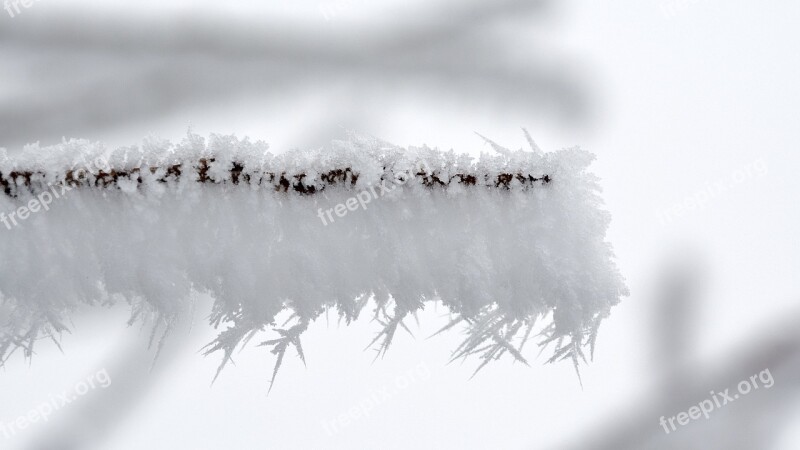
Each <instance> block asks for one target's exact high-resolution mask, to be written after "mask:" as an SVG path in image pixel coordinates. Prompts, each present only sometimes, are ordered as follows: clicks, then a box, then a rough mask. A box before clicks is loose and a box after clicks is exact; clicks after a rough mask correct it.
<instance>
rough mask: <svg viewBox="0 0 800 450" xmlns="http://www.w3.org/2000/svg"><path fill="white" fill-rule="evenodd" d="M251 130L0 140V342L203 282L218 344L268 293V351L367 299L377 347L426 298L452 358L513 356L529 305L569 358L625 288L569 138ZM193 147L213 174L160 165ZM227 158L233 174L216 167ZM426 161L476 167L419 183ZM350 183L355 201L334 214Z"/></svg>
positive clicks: (182, 160) (190, 156)
mask: <svg viewBox="0 0 800 450" xmlns="http://www.w3.org/2000/svg"><path fill="white" fill-rule="evenodd" d="M267 149H268V147H267V145H266V144H264V143H261V142H256V143H251V142H249V141H248V140H246V139H245V140H238V139H236V138H233V137H227V136H211V138H209V139H208V141H206V140H205V139H203V138H201V137H199V136H196V135H192V134H190V135H188V136H187V138H186V139H184V140H183V141H182V142H181V143H179V144H177V145H172V144H170V143H168V142H161V141H157V140H149V141H145V142H144V143H143V144H142V145H141V146H138V147H128V148H120V149H116V150H113V151H109V150H108V149H106V148H105V147H104V146H102V145H101V144H94V143H91V142H88V141H79V140H75V141H70V142H65V143H63V144H61V145H57V146H53V147H42V148H39V147H37V146H30V147H27V148H26V149H25V151H24V152H23V153H22V154H20V155H18V156H16V157H13V158H10V157H8V156H7V155H6V154H5V152H3V151H0V175H2V176H3V177H5V179H6V180H9V179H11V178H10V174H12V173H14V172H16V173H22V172H29V173H31V174H32V175H31V177H32V180H31V182H30V183H28V185H27V186H23V184H21V183H17V184H13V183H11V184H10V185H9V187H7V193H8V189H12V188H13V192H11V194H13V195H0V212H1V213H4V214H5V215H4V216H3V217H5V218H6V219H4V220H6V221H8V217H9V216H10V214H11V213H12V212H14V211H17V215H16V216H15V217H16V225H12V226H10V227H8V226H5V225H4V224H3V223H0V254H2V255H3V257H2V258H1V259H0V305H2V310H3V311H5V315H4V316H3V315H0V361H3V360H5V358H7V357H8V355H9V354H10V353H11V352H12V351H13V350H15V349H18V348H22V349H23V350H25V352H26V353H28V352H29V349H30V346H32V344H33V342H34V341H36V340H37V339H41V338H45V337H50V336H54V335H57V334H58V333H60V332H61V331H63V330H64V329H66V327H65V326H64V325H63V324H64V323H66V322H67V319H68V317H69V315H70V313H71V312H73V311H74V310H76V309H77V308H78V306H79V305H81V304H86V303H89V304H92V303H100V302H111V301H112V300H113V299H119V298H125V299H127V301H128V302H130V304H131V306H132V309H133V312H134V318H138V317H139V316H141V313H143V312H150V313H155V314H157V315H159V316H160V317H162V318H164V319H166V320H167V321H168V322H169V320H172V319H173V318H174V317H177V315H178V313H179V311H181V310H183V309H184V308H185V306H186V304H187V302H188V301H189V300H190V298H191V296H192V293H193V292H197V291H200V292H207V293H209V294H210V295H211V296H213V298H214V299H215V305H214V310H213V314H212V318H211V324H212V325H213V326H215V327H223V328H225V329H224V330H223V331H222V332H221V333H220V336H219V338H218V340H217V341H215V342H212V343H211V344H209V347H208V351H209V352H213V351H222V352H223V353H224V360H225V361H227V358H228V356H229V355H230V353H231V352H232V351H233V349H234V348H235V347H236V346H238V345H240V344H241V343H242V342H243V341H245V340H246V339H248V338H249V337H252V335H253V334H255V333H259V332H262V331H263V332H269V334H270V335H271V334H272V332H271V331H270V330H269V329H268V328H275V317H276V316H277V315H278V314H279V313H281V312H284V311H286V310H289V311H291V312H292V313H293V314H294V317H295V320H296V325H294V326H293V327H291V328H287V329H282V330H278V331H279V336H280V337H279V339H274V340H271V341H266V342H265V343H264V344H267V345H268V346H272V347H273V353H276V354H277V355H278V357H279V361H280V358H282V357H283V352H284V351H285V349H286V348H287V347H288V346H289V345H291V346H294V347H297V349H298V351H300V352H301V351H302V349H301V347H300V342H299V334H300V333H301V332H302V331H303V330H304V329H305V327H306V326H307V325H308V324H309V323H310V322H311V321H313V320H314V319H315V318H317V317H318V316H319V315H320V314H321V313H323V312H324V311H325V310H326V309H335V310H336V311H338V312H339V314H340V315H341V316H342V317H343V318H344V319H346V321H348V322H349V321H350V320H354V319H356V318H357V317H358V315H359V312H361V310H362V309H363V308H364V306H365V304H366V300H368V299H372V300H373V301H374V302H375V303H376V304H377V305H378V311H377V313H376V318H377V319H378V321H379V322H380V323H381V324H382V329H381V331H380V333H379V334H378V336H377V338H376V342H377V345H378V346H379V350H381V351H385V350H386V348H388V345H389V343H390V342H391V337H392V335H393V333H394V331H395V330H396V328H397V327H398V326H403V325H402V320H403V318H404V317H406V316H407V315H409V314H412V313H413V312H415V311H416V310H418V309H420V308H422V307H423V306H424V304H425V302H427V301H434V300H440V301H441V302H443V303H444V304H445V305H447V307H448V308H449V309H450V310H451V312H452V313H453V314H454V317H455V318H456V319H455V320H454V322H453V324H457V323H459V322H461V323H463V324H464V325H466V327H467V336H466V339H465V341H464V344H462V346H461V347H459V348H458V349H456V351H455V352H454V354H453V357H461V356H468V355H470V354H477V355H478V356H479V357H480V358H482V360H483V364H485V363H486V362H488V361H489V360H490V359H493V358H496V357H499V356H500V355H502V354H504V353H509V354H511V355H512V356H514V357H516V358H518V359H523V356H522V355H521V352H519V350H521V344H522V343H524V341H525V340H527V339H528V335H529V333H530V330H531V328H532V327H533V325H534V322H535V321H536V320H537V319H544V320H546V321H548V324H547V327H546V329H545V334H546V341H548V342H550V341H552V342H555V343H556V344H557V345H556V348H555V354H554V359H559V358H566V357H571V358H572V359H573V360H574V361H576V362H577V358H578V357H579V356H582V355H583V353H582V348H583V347H584V346H585V345H587V344H590V345H591V344H593V339H594V336H595V335H596V331H597V326H598V325H599V323H600V321H601V320H602V319H603V318H605V317H606V316H607V315H608V314H609V310H610V308H611V307H612V306H613V305H615V304H616V303H618V301H619V299H620V296H622V295H626V294H627V291H626V288H625V285H624V282H623V280H622V277H621V276H620V274H619V272H618V270H617V268H616V266H615V264H614V262H613V254H612V250H611V247H610V245H609V244H608V243H607V242H606V241H605V232H606V228H607V226H608V223H609V220H610V217H609V214H608V213H606V212H604V211H603V210H602V209H601V208H600V207H601V200H600V197H599V195H598V191H599V188H598V184H597V179H596V178H595V177H594V176H593V175H592V174H590V173H588V172H586V169H587V167H588V165H589V164H590V163H591V161H592V160H593V156H592V155H591V154H590V153H588V152H585V151H583V150H580V149H577V148H572V149H565V150H560V151H556V152H551V153H543V154H542V153H538V152H523V151H516V152H508V153H505V154H501V155H487V154H484V155H482V156H481V157H480V158H479V159H477V160H475V159H473V158H470V157H469V156H466V155H458V154H455V153H454V152H452V151H450V152H441V151H438V150H435V149H430V148H427V147H420V148H409V149H402V148H399V147H396V146H393V145H390V144H387V143H385V142H381V141H378V140H376V139H371V138H363V137H358V136H353V137H352V138H351V139H350V140H348V141H338V142H333V143H332V144H331V145H330V147H328V148H323V149H316V150H310V151H290V152H286V153H282V154H278V155H273V154H270V153H269V152H268V151H267ZM201 159H206V160H211V159H213V162H210V163H209V164H208V170H207V171H206V175H207V177H209V179H210V180H212V181H213V183H210V184H209V183H198V182H197V181H198V176H199V175H198V173H197V171H196V170H192V171H189V170H184V171H183V173H182V176H180V177H169V176H167V175H168V174H167V173H166V172H165V171H166V169H165V168H166V167H168V166H170V165H175V164H182V165H183V167H184V168H186V167H190V166H191V167H193V168H195V169H196V168H197V167H196V165H197V161H199V160H201ZM234 163H236V164H238V165H240V166H241V173H242V174H248V179H249V182H248V183H236V184H234V183H233V182H232V181H233V179H232V173H233V172H232V168H233V166H234ZM134 168H140V169H141V170H140V171H138V174H137V175H135V176H134V175H131V174H130V173H131V171H132V170H133V169H134ZM147 168H154V169H157V170H155V172H154V171H153V170H147ZM342 168H349V169H350V170H351V171H352V173H353V174H357V177H352V179H348V181H349V182H346V183H338V184H335V183H326V178H324V175H325V174H327V173H329V172H330V171H332V170H335V169H342ZM81 169H85V176H86V177H87V178H89V181H90V183H88V184H85V185H82V186H80V187H72V188H71V189H70V190H69V191H68V192H65V194H64V195H63V196H61V197H59V198H54V199H53V200H52V202H50V203H49V204H48V205H47V210H44V208H40V210H39V211H38V212H35V213H31V214H30V217H28V218H26V219H21V218H20V216H19V213H18V211H19V209H18V208H20V207H22V206H24V205H28V204H29V202H31V201H32V200H33V199H35V198H37V197H36V195H38V196H39V198H40V199H41V198H42V197H41V196H42V192H45V191H47V189H48V187H49V186H50V185H52V186H55V185H59V184H60V183H63V182H64V181H65V179H66V176H67V175H66V174H67V173H68V172H70V171H73V172H74V171H78V170H81ZM111 169H114V170H116V171H118V172H124V171H128V173H129V174H128V176H127V178H126V177H120V178H119V179H118V180H117V182H116V183H115V184H113V185H106V186H105V187H101V185H99V184H98V183H95V181H97V180H94V179H92V177H96V176H97V173H98V170H100V171H106V172H108V171H109V170H111ZM282 173H285V174H292V175H297V174H303V175H304V177H303V179H302V183H303V184H304V186H306V187H308V186H318V187H319V188H320V189H319V190H317V193H316V195H302V194H300V193H298V192H295V191H293V190H291V189H288V190H281V189H276V186H280V184H279V183H278V181H276V180H277V179H278V178H277V177H274V175H275V174H282ZM268 174H273V178H272V179H270V178H269V175H268ZM433 174H435V175H436V177H437V179H439V180H451V179H453V177H455V176H456V175H474V176H475V177H476V179H477V180H478V181H477V182H476V183H475V184H473V185H470V184H465V183H449V184H441V183H440V184H436V183H433V184H432V183H430V179H431V178H430V177H431V175H433ZM502 174H524V175H526V176H527V175H530V176H531V177H530V178H526V179H524V180H523V181H525V180H528V181H530V180H531V179H536V180H538V181H537V182H527V183H526V182H523V181H520V179H518V178H517V177H514V178H512V179H511V180H509V181H508V183H507V184H504V185H502V186H498V185H497V184H496V180H497V176H498V175H502ZM545 176H547V177H548V178H546V180H547V181H543V180H545V178H544V177H545ZM409 178H410V179H409ZM17 181H19V179H18V178H17ZM382 183H383V185H384V186H385V189H381V188H380V187H379V186H380V185H381V184H382ZM68 186H69V185H68ZM90 186H91V187H90ZM23 187H25V188H23ZM322 188H324V190H323V189H322ZM49 192H52V193H53V195H54V196H55V192H60V191H59V188H56V187H53V188H50V190H49ZM357 196H360V197H361V198H362V199H364V200H362V202H363V205H364V207H362V206H361V204H359V205H358V206H357V207H356V208H351V209H350V210H347V212H346V215H344V216H342V217H340V216H339V215H337V214H336V212H335V211H336V208H337V205H338V204H342V205H347V204H348V202H349V204H350V205H352V204H353V202H357V199H358V197H357ZM368 197H369V199H368V200H367V198H368ZM350 199H355V200H350ZM328 211H331V212H330V213H328ZM339 211H340V212H341V207H340V208H339ZM515 340H516V341H518V343H515V342H514V341H515ZM487 345H488V346H487ZM301 355H302V353H301ZM223 364H224V362H223ZM483 364H482V365H483ZM482 365H481V366H482Z"/></svg>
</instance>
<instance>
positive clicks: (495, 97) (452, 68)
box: [0, 0, 588, 147]
mask: <svg viewBox="0 0 800 450" xmlns="http://www.w3.org/2000/svg"><path fill="white" fill-rule="evenodd" d="M550 6H551V5H550V2H549V1H545V0H532V1H530V0H503V1H498V2H477V1H470V2H466V3H462V4H459V5H457V6H455V5H454V4H452V3H445V4H444V5H439V6H436V5H432V6H427V7H425V9H424V10H422V11H415V12H414V13H413V14H405V15H398V16H397V17H393V19H396V20H393V21H380V22H379V23H378V25H372V24H364V25H359V26H357V27H351V26H347V27H344V26H342V27H339V26H333V27H322V28H320V27H315V28H313V29H311V28H309V27H300V26H293V25H289V24H286V23H283V22H281V21H280V20H277V19H274V20H266V21H254V20H250V21H248V20H241V19H236V20H225V19H222V18H220V17H215V16H208V15H201V14H199V13H195V14H193V15H183V16H181V17H175V16H174V15H172V16H170V15H166V16H163V17H136V16H133V17H131V15H124V14H111V13H99V12H92V11H75V10H74V9H70V10H64V11H55V10H51V11H42V13H43V14H41V15H37V16H32V17H26V18H25V20H20V21H16V22H14V23H12V24H10V26H4V27H3V28H2V29H0V54H4V55H7V56H8V55H14V54H23V53H24V54H25V58H17V59H18V60H22V61H23V62H21V63H20V62H17V63H15V64H12V65H10V66H8V67H7V70H8V71H9V72H16V73H19V74H26V75H28V76H30V81H31V82H32V83H34V84H35V86H36V87H35V89H30V90H23V91H18V92H12V93H10V94H8V95H6V96H3V95H2V94H0V146H7V147H10V146H15V145H20V144H21V143H25V142H31V141H35V140H39V139H41V140H52V139H60V138H61V137H62V136H68V137H75V136H82V135H86V134H90V133H92V132H94V131H95V130H97V129H99V128H108V127H114V126H120V125H122V124H128V123H129V122H131V121H136V120H145V119H148V120H153V119H157V118H158V117H160V116H163V115H165V114H169V113H173V112H175V111H180V110H181V109H183V108H186V107H190V106H200V107H212V106H218V105H220V104H224V103H226V102H231V101H235V100H239V99H243V98H253V97H255V98H259V99H263V100H264V102H265V103H266V104H274V105H276V107H279V106H280V107H284V108H285V107H286V106H287V103H288V102H290V101H291V98H292V95H293V94H297V93H301V92H306V91H308V90H309V89H317V90H320V91H323V92H324V91H328V90H332V91H342V90H343V91H344V94H343V95H342V96H340V97H338V98H337V101H340V100H341V99H346V100H342V101H341V104H338V103H337V104H336V105H334V106H333V107H334V108H335V109H336V112H337V118H338V119H341V117H343V116H344V117H355V118H356V119H358V118H362V116H364V113H361V112H359V110H360V109H361V108H360V107H359V104H363V103H365V102H371V103H376V102H377V103H379V104H382V105H383V104H386V103H390V102H391V101H393V100H397V99H401V98H403V96H408V95H417V96H428V97H430V96H433V97H434V98H442V99H443V100H447V99H450V100H451V101H457V102H458V103H459V105H464V106H471V107H473V108H485V107H491V108H496V109H503V110H509V109H511V110H514V109H516V110H522V111H535V112H538V113H541V114H544V115H546V116H551V117H555V118H557V119H559V120H566V121H573V120H581V118H585V117H586V115H587V114H588V94H587V92H586V89H585V86H584V84H585V83H584V78H583V77H582V76H581V72H580V70H579V67H578V66H577V65H575V64H574V63H570V62H565V60H564V58H562V57H560V56H557V55H554V54H553V52H552V50H549V49H547V48H544V47H543V46H542V45H541V44H540V45H538V46H537V42H536V41H535V39H533V38H526V39H523V40H521V41H519V42H515V43H513V45H509V39H508V35H507V33H508V29H509V24H511V26H513V25H514V24H515V22H514V21H513V20H512V19H517V18H519V17H524V18H526V21H525V22H524V23H522V24H519V27H520V30H521V32H524V30H525V28H526V27H530V25H531V20H535V19H536V18H538V17H541V16H546V15H547V13H548V11H549V9H550ZM44 13H47V14H44ZM510 20H511V22H509V21H510ZM384 22H385V23H384ZM500 25H503V26H500ZM520 54H523V55H525V58H524V59H523V58H520V57H519V56H520ZM4 59H5V60H10V59H12V58H10V57H6V58H4ZM332 120H333V119H332ZM322 128H325V125H324V124H323V125H322Z"/></svg>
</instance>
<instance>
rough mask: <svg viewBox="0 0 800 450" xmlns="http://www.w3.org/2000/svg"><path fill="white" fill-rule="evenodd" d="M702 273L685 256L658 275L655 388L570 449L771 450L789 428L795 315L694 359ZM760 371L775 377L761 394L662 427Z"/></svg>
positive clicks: (795, 380)
mask: <svg viewBox="0 0 800 450" xmlns="http://www.w3.org/2000/svg"><path fill="white" fill-rule="evenodd" d="M703 277H704V271H703V269H702V268H700V267H699V266H698V265H696V264H695V263H694V261H692V260H691V259H690V258H688V257H684V258H679V259H678V260H676V261H672V263H671V264H669V265H668V266H667V267H666V268H665V269H664V270H663V271H662V273H661V275H660V283H659V288H658V292H657V293H656V310H655V312H656V314H654V319H655V320H654V323H653V330H654V337H655V338H656V339H655V341H654V344H655V348H656V349H657V352H656V354H655V356H656V357H657V358H658V361H657V362H656V364H655V365H654V367H655V369H656V373H655V374H654V375H655V377H654V378H655V380H656V382H655V384H654V386H653V387H652V388H651V389H649V390H648V392H650V393H651V394H647V395H644V396H642V399H641V401H638V402H637V403H636V404H633V405H630V407H628V408H626V410H625V411H624V412H622V413H620V414H618V415H615V416H612V417H611V418H610V419H609V420H607V421H606V423H604V424H603V425H602V428H600V429H599V430H597V431H596V432H593V433H588V434H585V436H584V438H583V439H581V440H579V441H578V442H576V443H575V444H574V445H572V446H565V447H560V448H572V449H575V450H578V449H592V450H626V449H630V450H640V449H653V450H655V449H676V450H677V449H679V450H693V449H698V450H700V449H708V448H725V449H733V450H752V449H769V448H773V446H774V445H775V442H776V441H777V439H778V438H779V437H780V432H781V431H782V430H783V429H784V428H785V426H786V423H785V421H786V419H787V414H786V410H787V409H788V408H790V407H791V406H792V405H793V404H794V403H796V402H797V398H791V397H792V396H795V395H796V394H797V390H798V388H800V377H798V375H800V329H798V328H797V322H798V321H800V311H794V312H792V313H791V314H787V315H786V316H785V317H782V318H781V319H779V320H776V321H775V323H774V324H773V325H772V326H770V327H768V328H766V329H764V330H763V332H761V333H759V334H758V336H753V337H752V338H751V339H749V340H748V342H749V343H750V344H749V345H748V346H747V347H746V348H734V349H733V350H732V351H730V352H729V354H726V355H724V356H723V357H721V358H718V360H714V361H698V360H696V359H694V360H693V359H692V358H691V355H690V350H691V347H692V342H694V341H695V337H696V336H697V335H698V334H699V333H698V331H699V327H697V326H695V323H694V322H693V316H694V315H695V314H694V313H695V312H696V310H697V308H698V304H699V302H700V301H701V300H702V298H703V297H702V295H701V288H702V285H703ZM765 369H769V370H770V371H771V373H772V374H773V377H774V379H775V385H774V386H772V388H770V389H761V390H759V391H757V392H754V393H751V394H750V395H748V396H747V397H745V398H743V399H742V400H740V402H741V403H734V404H731V405H724V406H723V407H722V408H720V409H718V410H714V411H713V413H712V416H711V417H710V419H708V420H705V419H703V420H698V421H693V422H690V423H689V424H688V425H686V426H684V427H680V428H678V429H677V430H676V431H671V432H670V433H669V434H667V433H665V432H664V429H663V428H662V427H661V426H660V425H659V423H658V421H659V418H660V417H661V416H666V417H670V416H674V415H675V414H676V413H677V412H678V411H686V410H687V409H688V408H690V407H691V406H693V405H697V404H698V403H699V402H700V401H702V400H704V399H706V398H708V397H709V392H710V391H711V390H719V389H724V388H735V386H736V385H737V384H738V383H739V382H740V381H742V380H748V379H749V377H750V376H752V375H754V374H757V373H759V372H761V371H763V370H765Z"/></svg>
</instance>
